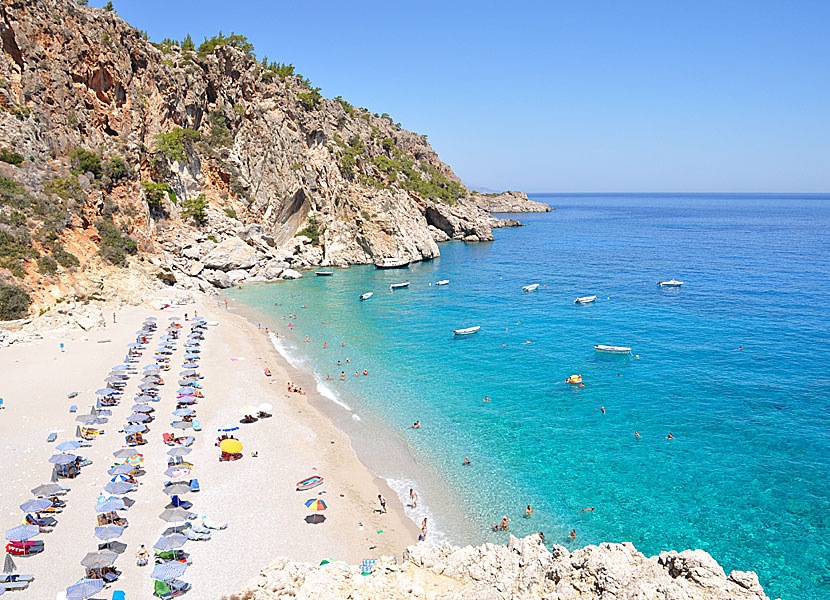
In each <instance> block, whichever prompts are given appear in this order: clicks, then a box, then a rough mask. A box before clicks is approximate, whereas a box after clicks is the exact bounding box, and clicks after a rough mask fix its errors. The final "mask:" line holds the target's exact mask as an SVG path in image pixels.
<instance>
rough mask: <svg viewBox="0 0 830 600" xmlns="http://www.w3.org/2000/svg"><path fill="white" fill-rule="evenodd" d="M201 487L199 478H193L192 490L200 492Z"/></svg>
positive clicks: (191, 481)
mask: <svg viewBox="0 0 830 600" xmlns="http://www.w3.org/2000/svg"><path fill="white" fill-rule="evenodd" d="M200 489H201V487H200V486H199V480H198V479H191V480H190V491H191V492H198V491H199V490H200Z"/></svg>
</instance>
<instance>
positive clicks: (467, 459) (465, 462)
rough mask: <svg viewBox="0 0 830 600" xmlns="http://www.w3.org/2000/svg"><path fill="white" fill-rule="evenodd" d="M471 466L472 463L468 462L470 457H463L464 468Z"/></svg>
mask: <svg viewBox="0 0 830 600" xmlns="http://www.w3.org/2000/svg"><path fill="white" fill-rule="evenodd" d="M471 464H473V463H471V462H470V457H469V456H465V457H464V466H465V467H469V466H470V465H471Z"/></svg>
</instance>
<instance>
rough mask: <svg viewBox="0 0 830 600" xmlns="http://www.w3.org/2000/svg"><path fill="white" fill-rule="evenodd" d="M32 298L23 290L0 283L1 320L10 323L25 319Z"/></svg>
mask: <svg viewBox="0 0 830 600" xmlns="http://www.w3.org/2000/svg"><path fill="white" fill-rule="evenodd" d="M31 303H32V298H31V296H29V294H27V293H26V290H24V289H23V288H21V287H19V286H16V285H10V284H7V283H0V319H2V320H3V321H10V320H12V319H20V318H22V317H25V316H26V314H27V313H28V312H29V305H30V304H31Z"/></svg>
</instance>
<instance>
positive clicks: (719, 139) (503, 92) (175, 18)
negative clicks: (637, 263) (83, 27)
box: [90, 0, 830, 193]
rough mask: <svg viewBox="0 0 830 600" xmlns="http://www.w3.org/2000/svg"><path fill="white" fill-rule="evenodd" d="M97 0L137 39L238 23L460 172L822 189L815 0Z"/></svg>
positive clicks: (820, 20) (826, 170) (827, 173)
mask: <svg viewBox="0 0 830 600" xmlns="http://www.w3.org/2000/svg"><path fill="white" fill-rule="evenodd" d="M102 4H104V2H101V1H99V0H91V1H90V5H91V6H101V5H102ZM114 5H115V9H116V10H117V11H118V14H119V15H120V16H121V17H122V18H124V19H125V20H126V21H127V22H129V23H130V24H132V25H133V26H135V27H137V28H139V29H143V30H145V31H147V32H148V33H149V35H150V39H151V40H154V41H160V40H161V39H162V38H165V37H171V38H175V39H182V38H183V37H184V36H185V34H186V33H190V34H191V36H192V38H193V40H194V41H195V42H196V44H197V45H198V44H199V42H200V41H202V40H203V38H204V37H205V36H212V35H215V34H216V33H217V32H218V31H220V30H221V31H222V32H223V33H225V34H229V33H231V32H232V31H233V32H236V33H241V34H244V35H246V36H247V37H248V39H249V41H251V42H252V43H253V44H254V46H255V48H256V54H257V56H258V57H259V58H261V57H262V56H263V55H267V56H268V57H269V59H270V60H276V61H279V62H286V63H293V64H294V65H295V67H296V68H297V71H299V72H300V73H301V74H303V75H304V76H306V77H308V78H309V79H311V81H312V82H313V83H314V85H317V86H319V87H321V88H322V93H323V95H325V96H327V97H329V98H331V97H334V96H337V95H341V96H343V97H344V98H345V99H346V100H348V101H350V102H351V103H352V104H355V105H357V106H364V107H366V108H368V109H370V110H371V111H372V112H378V113H384V112H386V113H389V114H390V115H391V116H392V118H393V119H394V120H395V121H400V122H401V124H402V125H403V126H404V127H405V128H407V129H411V130H413V131H417V132H418V133H422V134H427V135H428V136H429V141H430V143H431V144H432V146H433V148H435V150H436V151H437V152H438V153H439V155H440V157H441V159H442V160H444V161H445V162H447V163H448V164H449V165H450V166H452V167H453V169H454V170H455V172H456V174H457V175H458V176H459V177H461V178H462V179H463V180H464V181H465V183H467V184H471V185H475V186H481V187H487V188H491V189H498V190H503V189H519V190H522V191H527V192H562V193H568V192H660V191H675V192H830V43H828V39H830V36H828V26H830V2H826V1H811V0H799V1H798V2H782V1H776V2H772V1H766V0H752V1H749V0H747V1H731V0H720V1H717V2H715V1H708V0H700V1H697V0H695V1H693V0H687V1H685V2H684V1H672V0H662V1H654V2H647V1H637V0H631V1H628V2H620V1H610V0H609V1H604V0H591V1H590V2H587V1H578V0H571V1H568V2H566V1H564V0H563V1H559V0H549V1H547V2H522V1H513V2H488V1H485V0H479V1H476V2H471V1H470V2H468V1H453V0H444V1H442V2H434V1H432V0H419V1H418V2H394V1H393V2H388V1H385V2H374V1H367V2H361V1H353V2H342V1H329V0H318V1H316V2H310V1H299V2H298V1H293V2H281V1H274V2H270V1H249V0H236V1H233V2H228V1H221V2H220V1H218V0H199V1H198V2H195V1H192V0H165V1H161V0H114Z"/></svg>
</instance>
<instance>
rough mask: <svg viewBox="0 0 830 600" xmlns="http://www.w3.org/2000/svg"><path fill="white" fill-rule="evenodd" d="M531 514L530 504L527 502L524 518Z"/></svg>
mask: <svg viewBox="0 0 830 600" xmlns="http://www.w3.org/2000/svg"><path fill="white" fill-rule="evenodd" d="M532 514H533V509H532V508H530V504H528V505H527V508H526V509H525V518H526V519H528V518H530V515H532Z"/></svg>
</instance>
